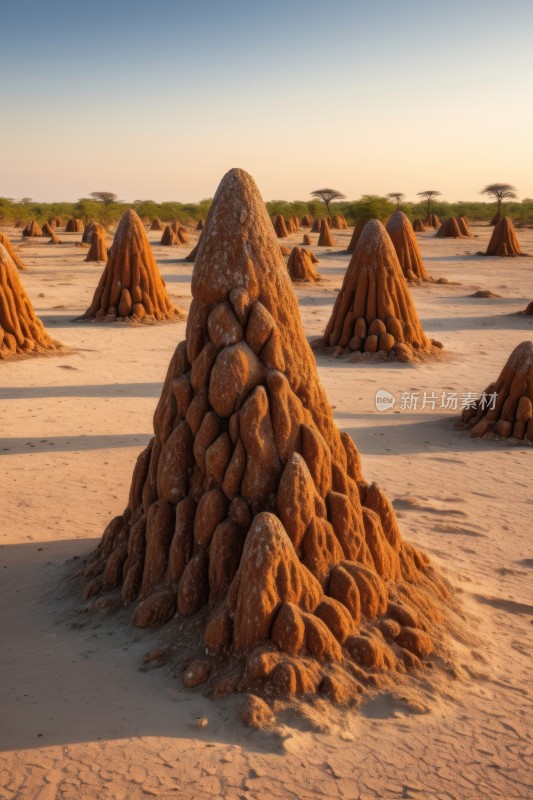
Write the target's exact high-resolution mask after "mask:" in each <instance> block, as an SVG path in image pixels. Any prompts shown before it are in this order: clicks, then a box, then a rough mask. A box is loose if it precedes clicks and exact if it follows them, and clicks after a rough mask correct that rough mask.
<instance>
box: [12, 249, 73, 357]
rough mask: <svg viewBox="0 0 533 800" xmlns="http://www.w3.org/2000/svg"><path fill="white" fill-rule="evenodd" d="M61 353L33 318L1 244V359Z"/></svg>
mask: <svg viewBox="0 0 533 800" xmlns="http://www.w3.org/2000/svg"><path fill="white" fill-rule="evenodd" d="M58 350H61V345H60V344H59V342H55V341H54V340H53V339H52V338H51V337H50V336H49V335H48V333H47V332H46V329H45V327H44V325H43V323H42V322H41V320H40V319H39V317H38V316H37V315H36V313H35V311H34V309H33V306H32V304H31V302H30V298H29V297H28V295H27V294H26V291H25V290H24V287H23V285H22V282H21V280H20V278H19V274H18V272H17V268H16V266H15V264H14V263H13V260H12V259H11V256H10V255H9V253H8V251H7V250H6V248H5V247H4V245H3V244H1V243H0V360H4V359H8V358H13V357H16V356H28V355H38V354H42V353H50V352H53V351H58Z"/></svg>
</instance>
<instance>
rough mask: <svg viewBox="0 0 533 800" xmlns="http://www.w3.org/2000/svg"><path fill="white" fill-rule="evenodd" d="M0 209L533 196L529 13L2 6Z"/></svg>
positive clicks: (501, 9)
mask: <svg viewBox="0 0 533 800" xmlns="http://www.w3.org/2000/svg"><path fill="white" fill-rule="evenodd" d="M0 11H1V15H0V19H1V27H2V37H1V46H0V108H1V109H2V115H1V119H0V195H4V196H8V197H15V198H20V197H22V196H30V197H32V198H34V199H36V200H54V199H65V200H75V199H77V198H78V197H82V196H87V195H88V193H89V192H91V191H94V190H104V189H105V190H108V191H114V192H116V193H117V194H118V195H119V197H120V198H121V199H124V200H134V199H137V198H143V199H147V198H151V199H154V200H158V201H159V200H169V199H175V200H183V201H194V200H199V199H201V198H203V197H208V196H212V195H213V193H214V190H215V188H216V186H217V184H218V181H219V180H220V178H221V176H222V174H223V173H224V172H225V171H226V170H227V169H228V168H230V167H232V166H241V167H243V168H245V169H247V170H249V171H250V172H251V173H252V174H253V175H254V177H255V178H256V180H257V182H258V184H259V186H260V188H261V191H262V193H263V196H264V197H265V198H266V199H275V198H285V199H296V198H300V199H305V198H306V197H308V194H309V191H310V190H312V189H314V188H317V187H320V186H322V185H328V186H329V185H332V186H334V187H335V188H338V189H339V190H341V191H343V192H344V193H345V194H346V195H347V196H348V197H350V198H356V197H359V196H360V195H361V194H364V193H379V194H384V193H387V192H390V191H403V192H405V193H406V196H407V197H408V198H414V196H415V194H416V192H417V191H420V190H423V189H428V188H429V189H433V188H435V189H439V190H440V191H441V192H442V193H443V197H444V198H445V199H448V200H457V199H475V198H477V197H479V195H478V194H477V192H478V191H479V189H481V188H482V186H483V185H484V184H486V183H489V182H494V181H506V182H509V183H513V184H515V185H516V186H517V187H518V190H519V196H520V197H525V196H529V197H531V196H533V157H532V155H533V154H532V144H531V142H532V133H533V101H532V95H533V91H532V87H533V46H532V42H533V2H531V0H507V2H505V3H501V2H496V0H463V1H462V2H461V1H460V0H443V2H439V3H436V2H432V0H424V2H422V0H401V1H400V0H398V2H392V0H375V1H374V2H370V1H369V0H367V1H366V2H359V0H352V2H348V0H333V1H332V2H316V0H290V2H289V1H288V0H286V1H284V2H281V1H278V0H273V1H271V2H263V3H259V2H255V0H248V2H240V1H235V2H232V0H229V1H228V2H223V0H221V1H220V2H214V1H213V0H207V2H203V3H201V4H198V5H196V4H193V3H184V2H180V0H176V1H175V2H171V0H144V2H139V1H138V0H128V2H123V1H122V0H107V2H102V0H93V1H92V2H89V3H83V4H82V3H78V2H72V0H70V1H69V2H64V1H63V0H57V2H53V3H48V4H46V3H36V2H33V0H29V2H26V3H21V4H20V5H19V6H17V5H16V4H15V2H8V1H7V0H0Z"/></svg>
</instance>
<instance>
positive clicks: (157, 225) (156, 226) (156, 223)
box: [150, 217, 163, 231]
mask: <svg viewBox="0 0 533 800" xmlns="http://www.w3.org/2000/svg"><path fill="white" fill-rule="evenodd" d="M150 230H151V231H162V230H163V223H162V222H161V220H160V219H159V217H154V219H153V220H152V224H151V225H150Z"/></svg>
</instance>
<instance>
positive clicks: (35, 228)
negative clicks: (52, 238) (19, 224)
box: [22, 220, 43, 237]
mask: <svg viewBox="0 0 533 800" xmlns="http://www.w3.org/2000/svg"><path fill="white" fill-rule="evenodd" d="M22 235H23V236H29V237H37V236H42V235H43V232H42V229H41V226H40V225H39V223H38V222H36V220H32V221H31V222H28V224H27V225H26V227H25V228H24V230H23V231H22Z"/></svg>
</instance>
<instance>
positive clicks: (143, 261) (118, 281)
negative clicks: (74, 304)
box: [79, 208, 181, 322]
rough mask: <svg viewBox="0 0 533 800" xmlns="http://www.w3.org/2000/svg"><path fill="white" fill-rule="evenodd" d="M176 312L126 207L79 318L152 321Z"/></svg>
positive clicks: (143, 234) (142, 233) (141, 228)
mask: <svg viewBox="0 0 533 800" xmlns="http://www.w3.org/2000/svg"><path fill="white" fill-rule="evenodd" d="M180 316H181V312H180V310H179V309H177V308H175V307H174V306H173V305H172V303H171V302H170V300H169V298H168V295H167V291H166V288H165V282H164V281H163V278H162V277H161V275H160V274H159V268H158V266H157V263H156V260H155V258H154V256H153V253H152V249H151V247H150V242H149V241H148V237H147V236H146V232H145V230H144V226H143V224H142V222H141V220H140V219H139V217H138V216H137V214H136V213H135V211H134V210H133V209H132V208H129V209H128V210H127V211H125V212H124V214H123V215H122V218H121V220H120V222H119V224H118V227H117V230H116V233H115V238H114V239H113V245H112V247H111V250H110V253H109V258H108V260H107V264H106V265H105V268H104V271H103V272H102V277H101V278H100V282H99V284H98V286H97V287H96V291H95V293H94V297H93V301H92V303H91V305H90V306H89V308H88V309H87V311H86V312H85V314H84V315H83V316H82V317H79V320H83V319H97V320H103V321H105V322H114V321H115V320H117V319H118V320H121V319H130V320H133V321H136V322H140V321H141V320H143V321H146V322H155V321H163V320H173V319H179V317H180Z"/></svg>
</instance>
